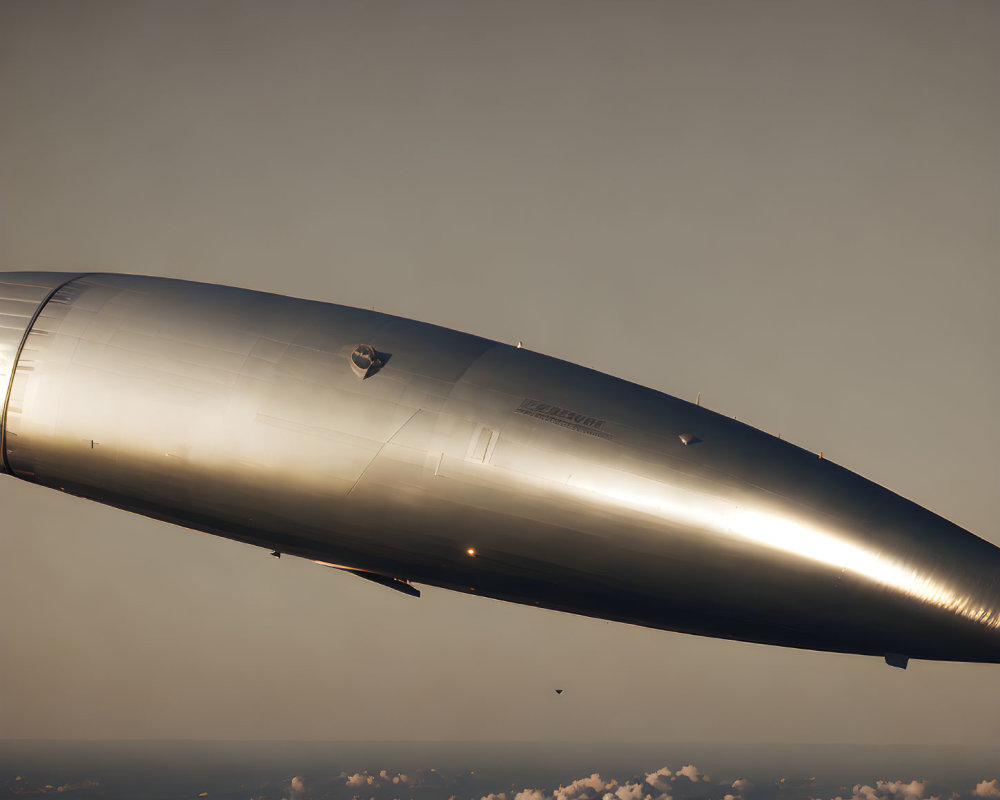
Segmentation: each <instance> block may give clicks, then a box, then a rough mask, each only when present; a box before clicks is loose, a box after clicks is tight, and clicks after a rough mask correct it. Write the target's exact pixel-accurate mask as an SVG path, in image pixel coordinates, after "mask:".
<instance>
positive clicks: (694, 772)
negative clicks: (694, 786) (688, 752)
mask: <svg viewBox="0 0 1000 800" xmlns="http://www.w3.org/2000/svg"><path fill="white" fill-rule="evenodd" d="M677 774H678V775H683V776H684V777H685V778H687V779H688V780H689V781H691V782H692V783H695V782H697V781H700V780H701V779H702V777H703V776H702V774H701V770H700V769H698V768H697V767H696V766H695V765H694V764H686V765H685V766H683V767H681V768H680V769H679V770H677ZM704 777H705V778H706V779H707V778H708V776H707V775H705V776H704Z"/></svg>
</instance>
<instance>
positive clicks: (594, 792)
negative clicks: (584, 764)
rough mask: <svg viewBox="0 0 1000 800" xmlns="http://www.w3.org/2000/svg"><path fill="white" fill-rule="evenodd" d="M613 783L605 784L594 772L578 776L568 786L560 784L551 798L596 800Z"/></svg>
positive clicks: (558, 799)
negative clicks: (585, 776) (583, 776)
mask: <svg viewBox="0 0 1000 800" xmlns="http://www.w3.org/2000/svg"><path fill="white" fill-rule="evenodd" d="M613 785H614V784H605V783H604V781H603V780H602V779H601V776H600V775H598V774H597V773H596V772H594V773H593V774H591V775H590V776H589V777H587V778H580V779H579V780H575V781H573V782H572V783H571V784H569V785H568V786H560V787H559V788H558V789H556V791H555V794H554V795H553V800H597V798H600V797H603V796H604V790H605V789H608V788H610V787H611V786H613Z"/></svg>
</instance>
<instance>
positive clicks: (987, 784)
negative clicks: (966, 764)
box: [972, 778, 1000, 797]
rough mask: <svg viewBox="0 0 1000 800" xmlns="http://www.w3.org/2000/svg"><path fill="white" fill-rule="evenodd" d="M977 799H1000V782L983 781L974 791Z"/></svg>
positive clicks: (995, 780) (994, 780)
mask: <svg viewBox="0 0 1000 800" xmlns="http://www.w3.org/2000/svg"><path fill="white" fill-rule="evenodd" d="M972 793H973V794H974V795H975V796H976V797H1000V780H997V779H996V778H994V779H993V780H991V781H981V782H979V783H977V784H976V788H975V789H973V790H972Z"/></svg>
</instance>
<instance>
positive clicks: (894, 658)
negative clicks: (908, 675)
mask: <svg viewBox="0 0 1000 800" xmlns="http://www.w3.org/2000/svg"><path fill="white" fill-rule="evenodd" d="M885 663H886V664H888V665H889V666H890V667H896V668H897V669H906V665H907V664H909V663H910V657H909V656H901V655H900V654H899V653H886V654H885Z"/></svg>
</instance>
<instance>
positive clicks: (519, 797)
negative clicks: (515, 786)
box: [514, 789, 549, 800]
mask: <svg viewBox="0 0 1000 800" xmlns="http://www.w3.org/2000/svg"><path fill="white" fill-rule="evenodd" d="M514 800H549V796H548V795H547V794H545V792H543V791H542V790H541V789H523V790H521V791H520V792H518V793H517V794H516V795H514Z"/></svg>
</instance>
